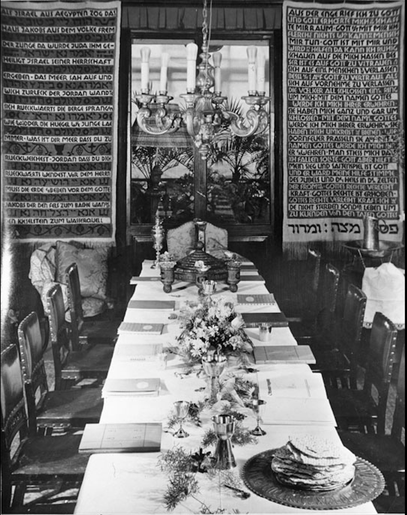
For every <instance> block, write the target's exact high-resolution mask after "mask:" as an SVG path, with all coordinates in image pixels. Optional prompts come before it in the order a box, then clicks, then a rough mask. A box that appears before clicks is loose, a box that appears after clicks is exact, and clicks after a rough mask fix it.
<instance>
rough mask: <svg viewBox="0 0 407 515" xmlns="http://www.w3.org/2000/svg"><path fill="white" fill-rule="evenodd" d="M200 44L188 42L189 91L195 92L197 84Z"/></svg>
mask: <svg viewBox="0 0 407 515" xmlns="http://www.w3.org/2000/svg"><path fill="white" fill-rule="evenodd" d="M197 55H198V45H196V44H195V43H188V45H187V93H195V85H196V56H197Z"/></svg>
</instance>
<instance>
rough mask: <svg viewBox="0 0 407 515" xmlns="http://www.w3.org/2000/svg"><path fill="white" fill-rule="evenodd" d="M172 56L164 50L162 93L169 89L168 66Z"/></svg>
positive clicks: (162, 59)
mask: <svg viewBox="0 0 407 515" xmlns="http://www.w3.org/2000/svg"><path fill="white" fill-rule="evenodd" d="M169 59H170V56H169V55H168V54H167V53H166V52H164V53H163V54H162V56H161V75H160V93H165V92H166V91H167V68H168V61H169Z"/></svg>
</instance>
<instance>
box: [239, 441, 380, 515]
mask: <svg viewBox="0 0 407 515" xmlns="http://www.w3.org/2000/svg"><path fill="white" fill-rule="evenodd" d="M274 452H275V449H271V450H268V451H265V452H262V453H260V454H256V455H255V456H253V457H252V458H250V459H249V460H248V461H247V462H246V463H245V465H244V467H243V471H242V476H243V481H244V483H245V484H246V486H247V487H248V488H249V490H251V491H252V492H254V493H255V494H257V495H259V496H260V497H264V498H265V499H268V500H269V501H273V502H276V503H278V504H283V505H285V506H291V507H294V508H301V509H305V510H339V509H341V508H350V507H352V506H358V505H359V504H364V503H366V502H369V501H372V500H373V499H375V498H376V497H377V496H379V495H380V494H381V493H382V491H383V489H384V486H385V483H384V478H383V476H382V474H381V472H380V471H379V470H378V469H377V468H376V467H375V466H373V465H372V464H371V463H369V462H368V461H365V460H363V459H362V458H357V460H356V463H355V478H354V479H353V481H352V482H351V483H350V484H348V485H346V486H344V487H343V488H338V489H337V490H331V491H329V492H309V491H307V490H302V489H299V488H290V487H288V486H284V485H282V484H280V483H279V482H278V481H277V479H276V477H275V476H274V473H273V471H272V470H271V460H272V456H273V454H274Z"/></svg>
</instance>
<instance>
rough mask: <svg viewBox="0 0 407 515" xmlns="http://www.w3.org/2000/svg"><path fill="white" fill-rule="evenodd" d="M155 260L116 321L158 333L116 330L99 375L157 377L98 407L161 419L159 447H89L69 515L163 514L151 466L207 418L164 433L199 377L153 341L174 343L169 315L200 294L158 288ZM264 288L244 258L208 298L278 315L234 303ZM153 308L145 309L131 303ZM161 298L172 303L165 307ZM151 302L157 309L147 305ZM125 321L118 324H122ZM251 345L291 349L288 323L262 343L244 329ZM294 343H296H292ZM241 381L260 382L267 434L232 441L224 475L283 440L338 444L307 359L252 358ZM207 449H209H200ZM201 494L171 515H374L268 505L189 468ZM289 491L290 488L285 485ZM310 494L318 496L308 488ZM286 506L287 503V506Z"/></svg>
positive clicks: (134, 419) (121, 416)
mask: <svg viewBox="0 0 407 515" xmlns="http://www.w3.org/2000/svg"><path fill="white" fill-rule="evenodd" d="M152 264H153V262H152V261H148V260H146V261H145V262H144V263H143V266H142V271H141V273H140V276H139V277H137V278H134V280H133V281H132V282H133V284H135V289H134V293H133V295H132V297H131V299H130V301H129V303H128V307H127V310H126V313H125V317H124V320H123V323H129V324H135V323H141V324H147V325H149V324H150V325H152V324H163V330H162V332H161V334H150V333H148V332H147V333H144V334H132V332H131V331H124V330H123V331H121V330H119V335H118V339H117V342H116V345H115V350H114V355H113V358H112V362H111V366H110V369H109V372H108V376H107V379H106V383H105V386H106V384H109V381H110V380H115V379H126V378H138V379H147V378H159V381H160V391H159V394H158V395H154V396H151V395H138V394H135V395H131V394H129V393H123V395H120V394H118V393H116V394H115V395H110V394H109V391H107V390H104V394H103V396H104V407H103V411H102V416H101V419H100V422H99V423H100V424H113V423H114V424H117V423H120V424H125V423H161V424H162V428H163V430H162V434H161V449H160V451H158V452H95V453H92V454H91V456H90V458H89V461H88V465H87V468H86V471H85V476H84V479H83V482H82V485H81V488H80V492H79V496H78V500H77V504H76V509H75V514H77V515H96V514H97V515H120V514H150V513H151V514H158V513H160V514H164V513H167V509H166V505H165V503H164V494H165V492H166V490H167V487H168V482H169V478H168V475H167V474H166V473H165V472H164V471H162V470H161V468H160V466H159V457H160V455H162V453H165V452H166V451H168V450H170V449H176V448H178V447H182V448H183V449H184V450H185V451H187V452H191V453H195V452H197V451H198V450H199V448H200V447H201V442H202V437H203V435H204V432H205V431H206V429H208V428H209V427H212V421H211V415H213V413H209V414H207V415H205V414H204V412H202V425H201V426H198V425H196V424H194V423H193V422H192V421H188V420H186V422H185V424H184V428H185V429H186V430H187V432H188V433H189V436H188V437H187V438H182V439H178V438H175V437H174V436H173V433H174V429H170V430H169V429H166V426H167V423H168V420H169V417H171V414H172V413H173V411H172V409H173V403H174V402H175V401H178V400H185V401H189V402H196V403H197V402H199V401H202V399H203V395H204V393H203V389H204V387H205V380H204V378H203V377H202V376H197V374H185V373H184V371H185V369H184V363H183V361H182V359H180V357H179V356H177V355H175V354H166V353H163V352H161V347H163V348H165V347H174V346H176V344H177V341H176V338H177V337H178V336H179V334H180V332H181V328H180V324H179V320H178V317H177V312H178V310H179V309H180V307H181V306H182V304H183V303H184V302H185V301H191V300H198V289H197V286H196V284H194V283H188V282H184V281H175V282H174V284H173V285H172V291H171V292H170V293H165V292H164V291H163V285H162V283H161V281H160V280H159V277H160V271H159V268H157V267H152ZM245 294H246V295H250V296H252V295H264V294H269V291H268V290H267V288H266V284H265V281H264V279H263V278H262V277H261V276H260V275H259V273H258V271H257V269H256V267H255V266H254V265H253V263H250V262H246V261H244V262H243V263H242V268H241V280H240V282H239V284H238V291H237V292H235V293H232V292H231V291H230V289H229V286H228V285H227V284H226V283H222V282H218V283H217V285H216V291H215V292H214V294H213V297H214V298H215V299H216V298H219V297H221V296H222V297H224V298H227V299H229V300H231V301H232V302H233V303H234V305H235V309H236V311H239V312H242V313H243V312H248V311H250V312H260V313H261V312H275V313H278V312H280V309H279V306H278V303H277V302H276V301H275V300H274V301H273V302H272V303H271V304H268V305H251V306H248V305H247V304H239V303H238V302H237V298H238V297H237V295H245ZM139 301H142V302H145V303H146V305H148V304H149V303H150V302H151V301H154V302H153V307H151V308H150V309H147V308H146V307H144V306H143V305H142V303H139ZM162 301H173V307H168V306H167V303H166V302H164V303H162ZM154 306H155V307H154ZM123 327H124V326H123ZM245 331H246V333H247V335H248V336H249V337H250V339H251V341H252V343H253V346H254V347H256V346H264V345H266V346H271V347H273V346H296V345H297V342H296V340H295V339H294V337H293V335H292V333H291V331H290V329H289V327H288V326H286V327H273V328H272V331H271V334H270V338H269V341H267V342H264V341H260V339H259V338H260V337H259V330H258V328H256V327H253V328H252V327H247V328H245ZM140 345H142V346H152V347H154V346H156V349H157V352H152V353H151V354H148V355H147V357H146V358H145V359H144V358H142V359H140V349H139V348H138V347H139V346H140ZM293 349H294V348H293ZM247 378H248V379H249V380H251V381H253V382H254V383H257V384H258V385H259V396H260V398H262V399H264V400H265V401H266V403H265V405H264V412H263V413H262V422H261V425H262V427H263V429H264V430H265V431H266V434H265V435H264V436H259V437H257V441H256V442H255V443H250V444H247V445H242V446H238V445H234V447H233V454H234V457H235V460H236V468H235V469H232V473H233V474H235V475H236V477H237V478H238V479H237V480H239V476H240V475H241V473H242V470H243V467H244V465H245V463H246V462H247V460H249V459H250V458H252V457H253V456H255V455H257V454H259V453H261V452H263V451H267V450H270V449H275V448H278V447H280V446H282V445H284V444H286V443H287V441H288V440H289V438H291V437H296V436H300V437H301V436H305V435H308V436H310V437H312V438H315V439H324V440H328V441H332V442H333V444H338V443H340V439H339V437H338V434H337V431H336V423H335V418H334V416H333V413H332V410H331V408H330V405H329V401H328V399H327V397H326V392H325V388H324V384H323V380H322V377H321V375H320V374H318V373H313V372H312V371H311V369H310V367H309V365H308V364H306V363H301V362H300V363H291V362H290V361H289V360H288V361H287V362H285V363H283V362H279V363H277V362H276V363H273V362H267V363H264V364H253V371H250V372H247ZM246 411H247V412H246V415H247V417H246V418H245V419H244V421H243V425H244V426H246V427H248V428H254V427H255V425H256V416H255V414H254V413H253V411H252V410H246ZM207 451H214V447H210V448H206V449H204V452H207ZM197 479H198V482H199V492H198V493H196V494H194V495H193V496H189V497H188V498H187V499H186V500H184V501H182V502H181V503H179V504H178V505H177V506H176V507H175V509H174V510H173V512H174V513H199V512H200V510H202V507H203V504H204V505H205V506H206V507H208V508H209V509H210V512H216V510H224V511H223V512H224V513H233V512H236V511H234V510H238V512H239V513H250V514H251V513H253V514H257V513H297V512H298V513H300V512H302V513H309V512H310V511H315V512H318V513H320V514H322V513H332V514H338V513H357V514H359V515H360V514H373V513H377V512H376V510H375V508H374V505H373V503H372V502H370V501H368V502H363V503H361V504H359V505H357V506H353V507H347V508H341V507H338V506H335V507H334V509H332V508H331V506H329V505H328V506H325V505H324V504H322V505H321V506H320V507H318V509H314V508H312V509H309V508H308V507H307V505H306V504H304V508H299V507H296V506H292V505H290V502H288V503H284V500H283V501H282V502H280V501H279V502H275V501H274V500H270V499H269V498H266V497H262V496H261V495H257V494H256V493H254V492H253V491H250V489H249V488H247V485H246V484H245V483H244V482H243V481H241V489H242V490H244V491H245V492H248V493H250V496H248V497H247V498H244V499H243V498H242V497H241V496H240V495H238V494H237V493H236V492H235V491H233V490H231V489H229V488H226V487H224V486H220V485H218V484H216V483H215V484H214V481H213V479H211V478H209V477H208V474H204V473H203V474H201V473H198V474H197ZM293 495H294V496H295V491H294V490H293ZM316 495H317V494H316ZM286 504H288V505H286Z"/></svg>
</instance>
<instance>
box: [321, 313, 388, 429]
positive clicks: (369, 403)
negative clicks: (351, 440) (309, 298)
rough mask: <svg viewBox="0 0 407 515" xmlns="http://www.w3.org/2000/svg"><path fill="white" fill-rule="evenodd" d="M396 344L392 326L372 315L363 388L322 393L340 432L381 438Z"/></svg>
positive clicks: (385, 319)
mask: <svg viewBox="0 0 407 515" xmlns="http://www.w3.org/2000/svg"><path fill="white" fill-rule="evenodd" d="M396 340H397V329H396V327H395V325H394V324H393V322H392V321H391V320H389V319H388V318H387V317H385V316H384V315H383V313H380V312H376V314H375V316H374V319H373V325H372V332H371V334H370V343H369V350H368V356H367V364H366V371H365V377H364V384H363V387H362V388H358V389H354V388H340V389H334V388H327V389H326V392H327V396H328V399H329V402H330V404H331V407H332V410H333V412H334V415H335V419H336V421H337V423H338V427H339V428H340V429H355V430H357V431H359V432H362V433H364V432H369V433H378V434H384V432H385V416H386V408H387V400H388V396H389V389H390V383H391V379H392V372H393V364H394V360H395V354H396V353H395V350H396ZM375 392H377V399H376V395H375Z"/></svg>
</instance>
